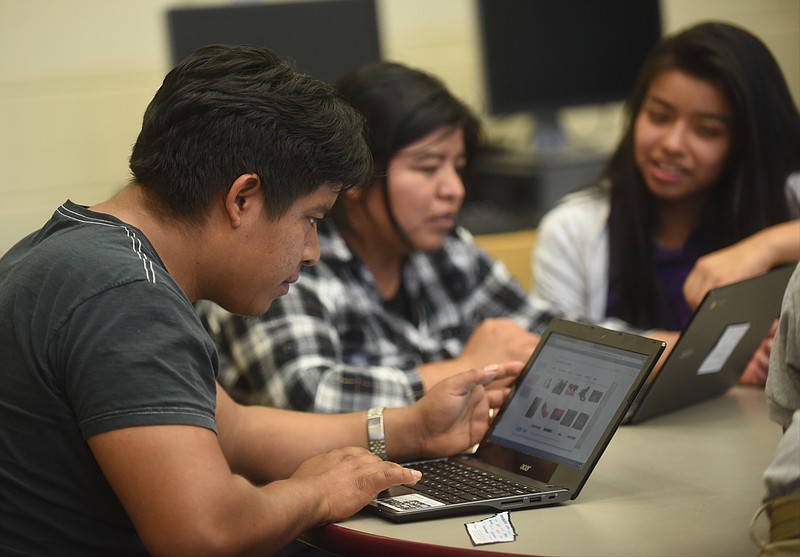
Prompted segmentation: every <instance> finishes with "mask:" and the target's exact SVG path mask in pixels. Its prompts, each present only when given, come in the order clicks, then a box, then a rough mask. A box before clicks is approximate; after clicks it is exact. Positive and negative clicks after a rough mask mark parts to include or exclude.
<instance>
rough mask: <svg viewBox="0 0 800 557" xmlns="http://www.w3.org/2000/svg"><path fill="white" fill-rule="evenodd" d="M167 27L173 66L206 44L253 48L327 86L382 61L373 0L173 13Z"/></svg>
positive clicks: (178, 10) (331, 0)
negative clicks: (289, 62)
mask: <svg viewBox="0 0 800 557" xmlns="http://www.w3.org/2000/svg"><path fill="white" fill-rule="evenodd" d="M167 26H168V30H169V38H170V46H171V49H172V51H171V54H172V61H173V63H178V62H179V61H181V60H182V59H184V58H185V57H186V56H188V55H189V54H191V53H192V52H194V51H195V50H196V49H198V48H200V47H201V46H204V45H207V44H212V43H221V44H252V45H258V46H263V47H266V48H269V49H270V50H272V51H273V52H275V53H276V54H278V55H279V56H281V57H282V58H285V59H290V60H292V61H294V63H295V66H296V68H297V69H298V70H299V71H302V72H304V73H308V74H310V75H312V76H314V77H316V78H317V79H321V80H323V81H327V82H329V83H330V82H333V81H335V80H336V79H338V78H340V77H341V76H343V75H345V74H346V73H349V72H351V71H353V70H355V69H356V68H358V67H359V66H362V65H363V64H366V63H367V62H374V61H377V60H380V58H381V51H380V44H379V38H378V24H377V18H376V13H375V0H321V1H311V2H277V3H266V4H233V5H225V6H217V7H200V8H197V7H195V8H188V7H187V8H175V9H171V10H169V11H168V12H167Z"/></svg>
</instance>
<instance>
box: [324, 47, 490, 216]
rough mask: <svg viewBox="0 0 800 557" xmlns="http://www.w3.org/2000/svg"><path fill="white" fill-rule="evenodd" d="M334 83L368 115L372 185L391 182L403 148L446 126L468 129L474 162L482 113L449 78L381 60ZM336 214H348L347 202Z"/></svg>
mask: <svg viewBox="0 0 800 557" xmlns="http://www.w3.org/2000/svg"><path fill="white" fill-rule="evenodd" d="M334 87H335V88H336V90H337V91H338V92H339V94H340V95H341V96H342V97H343V98H344V99H345V100H347V102H349V103H350V104H351V105H352V106H353V107H355V108H356V110H358V111H359V112H361V114H363V115H364V117H365V118H366V122H367V125H366V138H367V144H368V145H369V149H370V151H371V153H372V159H373V165H374V168H373V176H372V179H371V180H369V185H367V187H370V186H372V185H374V184H376V183H382V184H383V185H384V187H385V176H386V169H387V167H388V166H389V162H390V161H391V160H392V158H393V157H394V156H395V155H396V154H397V152H398V151H400V150H401V149H403V148H404V147H406V146H408V145H410V144H411V143H414V142H415V141H418V140H419V139H422V138H423V137H425V136H426V135H428V134H430V133H431V132H433V131H435V130H437V129H439V128H441V127H449V128H452V129H454V130H455V129H459V128H460V129H462V130H463V131H464V147H465V151H466V158H467V162H468V163H469V161H470V160H471V158H472V155H473V154H474V153H475V150H476V149H477V147H478V142H479V139H480V123H479V120H478V119H477V117H476V116H475V115H474V114H473V113H472V112H471V111H470V109H469V108H468V107H467V106H466V105H465V104H464V103H462V102H461V101H460V100H458V99H457V98H456V97H454V96H453V95H452V94H451V93H450V91H449V90H448V89H447V87H446V86H445V85H444V83H442V82H441V81H440V80H439V79H437V78H436V77H434V76H432V75H430V74H428V73H425V72H423V71H421V70H418V69H413V68H409V67H407V66H405V65H403V64H399V63H394V62H376V63H372V64H367V65H365V66H363V67H361V68H360V69H358V70H356V71H354V72H352V73H350V74H348V75H346V76H345V77H343V78H341V79H339V80H338V81H337V82H336V83H334ZM337 205H341V204H337ZM334 214H335V215H336V216H337V218H345V219H346V215H344V211H343V210H341V207H336V206H334ZM390 214H391V210H390Z"/></svg>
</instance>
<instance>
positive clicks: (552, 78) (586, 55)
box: [477, 0, 661, 149]
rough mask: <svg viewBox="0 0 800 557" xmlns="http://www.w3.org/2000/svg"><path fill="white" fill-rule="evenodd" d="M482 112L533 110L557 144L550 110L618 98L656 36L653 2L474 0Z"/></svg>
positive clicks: (542, 134) (549, 144)
mask: <svg viewBox="0 0 800 557" xmlns="http://www.w3.org/2000/svg"><path fill="white" fill-rule="evenodd" d="M477 2H478V4H477V5H478V16H479V27H480V38H481V50H482V53H483V65H484V75H485V88H486V101H487V106H486V110H487V112H488V113H489V114H490V115H497V116H501V115H510V114H515V113H521V112H528V113H531V114H533V117H534V121H535V124H536V130H537V138H536V143H537V147H539V148H542V149H552V148H557V147H559V146H561V143H560V142H561V141H562V140H563V134H561V132H560V126H559V121H558V111H559V110H561V109H563V108H568V107H575V106H580V105H596V104H603V103H609V102H615V101H621V100H624V99H625V98H626V97H627V96H628V93H629V92H630V91H631V89H632V87H633V83H634V80H635V77H636V75H637V73H638V71H639V69H640V68H641V66H642V64H643V62H644V60H645V58H646V57H647V55H648V54H649V52H650V51H651V50H652V48H653V47H654V46H655V44H656V43H657V42H658V40H659V39H660V37H661V11H660V6H659V1H658V0H477Z"/></svg>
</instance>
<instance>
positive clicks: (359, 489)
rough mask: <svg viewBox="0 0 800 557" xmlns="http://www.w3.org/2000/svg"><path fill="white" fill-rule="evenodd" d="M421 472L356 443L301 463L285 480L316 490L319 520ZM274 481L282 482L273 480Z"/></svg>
mask: <svg viewBox="0 0 800 557" xmlns="http://www.w3.org/2000/svg"><path fill="white" fill-rule="evenodd" d="M420 476H421V474H420V473H419V472H416V471H414V470H409V469H408V468H404V467H402V466H400V465H399V464H396V463H394V462H388V461H383V460H381V459H380V458H378V457H377V456H375V455H373V454H371V453H370V452H369V451H368V450H366V449H363V448H360V447H347V448H344V449H335V450H332V451H328V452H327V453H324V454H321V455H319V456H315V457H312V458H310V459H308V460H306V461H305V462H304V463H303V464H301V465H300V466H299V467H298V469H297V470H296V471H295V473H294V474H292V476H291V478H289V480H286V483H290V482H298V489H302V490H306V489H307V490H310V491H312V492H316V494H317V495H318V498H319V500H320V502H319V505H318V508H317V509H316V510H317V511H318V512H319V517H318V520H316V521H315V522H317V523H319V524H323V523H327V522H334V521H337V520H344V519H345V518H348V517H350V516H352V515H353V514H355V513H357V512H358V511H360V510H361V509H362V508H364V507H365V506H366V505H367V503H369V502H370V500H372V499H373V498H374V497H375V496H376V495H377V494H378V493H379V492H381V491H383V490H384V489H388V488H389V487H391V486H393V485H399V484H414V483H416V482H417V480H418V479H419V478H420ZM276 483H278V484H280V483H283V482H276Z"/></svg>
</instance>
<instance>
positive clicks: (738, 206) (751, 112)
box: [603, 22, 800, 328]
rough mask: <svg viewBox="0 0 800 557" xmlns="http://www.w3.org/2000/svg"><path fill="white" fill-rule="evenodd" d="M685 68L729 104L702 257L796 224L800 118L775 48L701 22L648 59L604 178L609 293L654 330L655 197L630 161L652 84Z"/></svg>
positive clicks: (627, 314) (625, 315) (624, 311)
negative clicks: (793, 183)
mask: <svg viewBox="0 0 800 557" xmlns="http://www.w3.org/2000/svg"><path fill="white" fill-rule="evenodd" d="M667 70H679V71H682V72H685V73H687V74H689V75H691V76H693V77H695V78H699V79H702V80H706V81H709V82H711V83H713V84H714V85H716V86H718V87H719V88H720V89H721V90H722V91H723V92H724V94H725V95H726V96H727V99H728V101H729V102H730V105H731V107H732V121H733V129H732V143H731V150H730V153H729V154H728V158H727V163H726V166H725V168H724V170H723V172H722V173H721V175H720V179H719V181H718V183H717V184H715V185H714V186H713V195H712V197H711V200H710V202H709V205H708V207H707V209H706V211H705V213H704V219H703V226H704V227H706V226H707V229H708V231H709V232H710V234H709V236H708V238H709V241H708V244H707V245H706V246H704V247H705V251H706V252H709V251H713V250H716V249H720V248H722V247H725V246H728V245H730V244H733V243H735V242H737V241H739V240H741V239H743V238H745V237H747V236H750V235H751V234H753V233H755V232H757V231H759V230H761V229H763V228H765V227H767V226H770V225H773V224H777V223H779V222H783V221H786V220H788V219H789V218H790V213H789V206H788V201H787V198H786V193H785V183H786V179H787V178H788V176H789V175H790V174H791V173H792V172H794V171H797V170H798V169H800V114H798V110H797V107H796V106H795V105H794V102H793V100H792V97H791V94H790V92H789V88H788V87H787V85H786V81H785V79H784V77H783V74H782V73H781V70H780V68H779V66H778V64H777V62H776V61H775V59H774V58H773V56H772V54H771V53H770V51H769V49H768V48H767V47H766V46H765V45H764V43H762V42H761V41H760V40H759V39H758V38H757V37H755V36H753V35H752V34H750V33H749V32H747V31H745V30H743V29H741V28H738V27H735V26H732V25H729V24H725V23H717V22H709V23H702V24H699V25H696V26H693V27H691V28H688V29H686V30H685V31H683V32H680V33H678V34H676V35H673V36H671V37H667V38H665V39H664V40H662V41H661V42H660V43H659V44H658V45H657V46H656V47H655V49H654V50H653V52H652V53H651V54H650V56H649V57H648V60H647V61H646V62H645V65H644V67H643V69H642V71H641V72H640V74H639V77H638V79H637V82H636V85H635V86H634V89H633V91H632V92H631V95H630V97H629V99H628V101H627V104H626V113H627V118H628V121H627V125H626V131H625V134H624V135H623V138H622V140H621V142H620V144H619V146H618V147H617V149H616V151H615V152H614V154H613V155H612V157H611V158H610V159H609V162H608V164H607V166H606V168H605V170H604V173H603V178H604V179H603V181H604V182H606V183H609V184H611V186H610V187H611V213H610V216H609V245H610V253H609V288H610V289H615V291H616V292H617V293H618V296H617V299H618V304H617V312H616V313H617V315H615V316H616V317H620V318H622V319H624V320H625V321H627V322H629V323H631V324H632V325H635V326H638V327H642V328H650V327H653V326H655V325H654V323H655V319H656V317H655V307H656V306H657V302H656V300H658V299H659V297H660V296H663V294H662V293H661V292H660V289H659V288H658V286H657V281H656V276H655V266H654V262H653V244H654V242H653V230H654V228H653V227H654V223H655V214H654V211H655V209H654V205H655V204H654V200H653V198H652V196H651V194H650V192H649V190H648V189H647V187H646V185H645V182H644V179H643V177H642V175H641V173H640V172H639V170H638V168H637V166H636V163H635V160H634V126H635V121H636V116H637V114H638V113H639V111H640V109H641V107H642V104H643V101H644V98H645V95H646V94H647V90H648V88H649V86H650V83H651V82H652V81H653V79H654V78H655V77H656V76H658V75H659V74H661V73H662V72H664V71H667Z"/></svg>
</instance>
